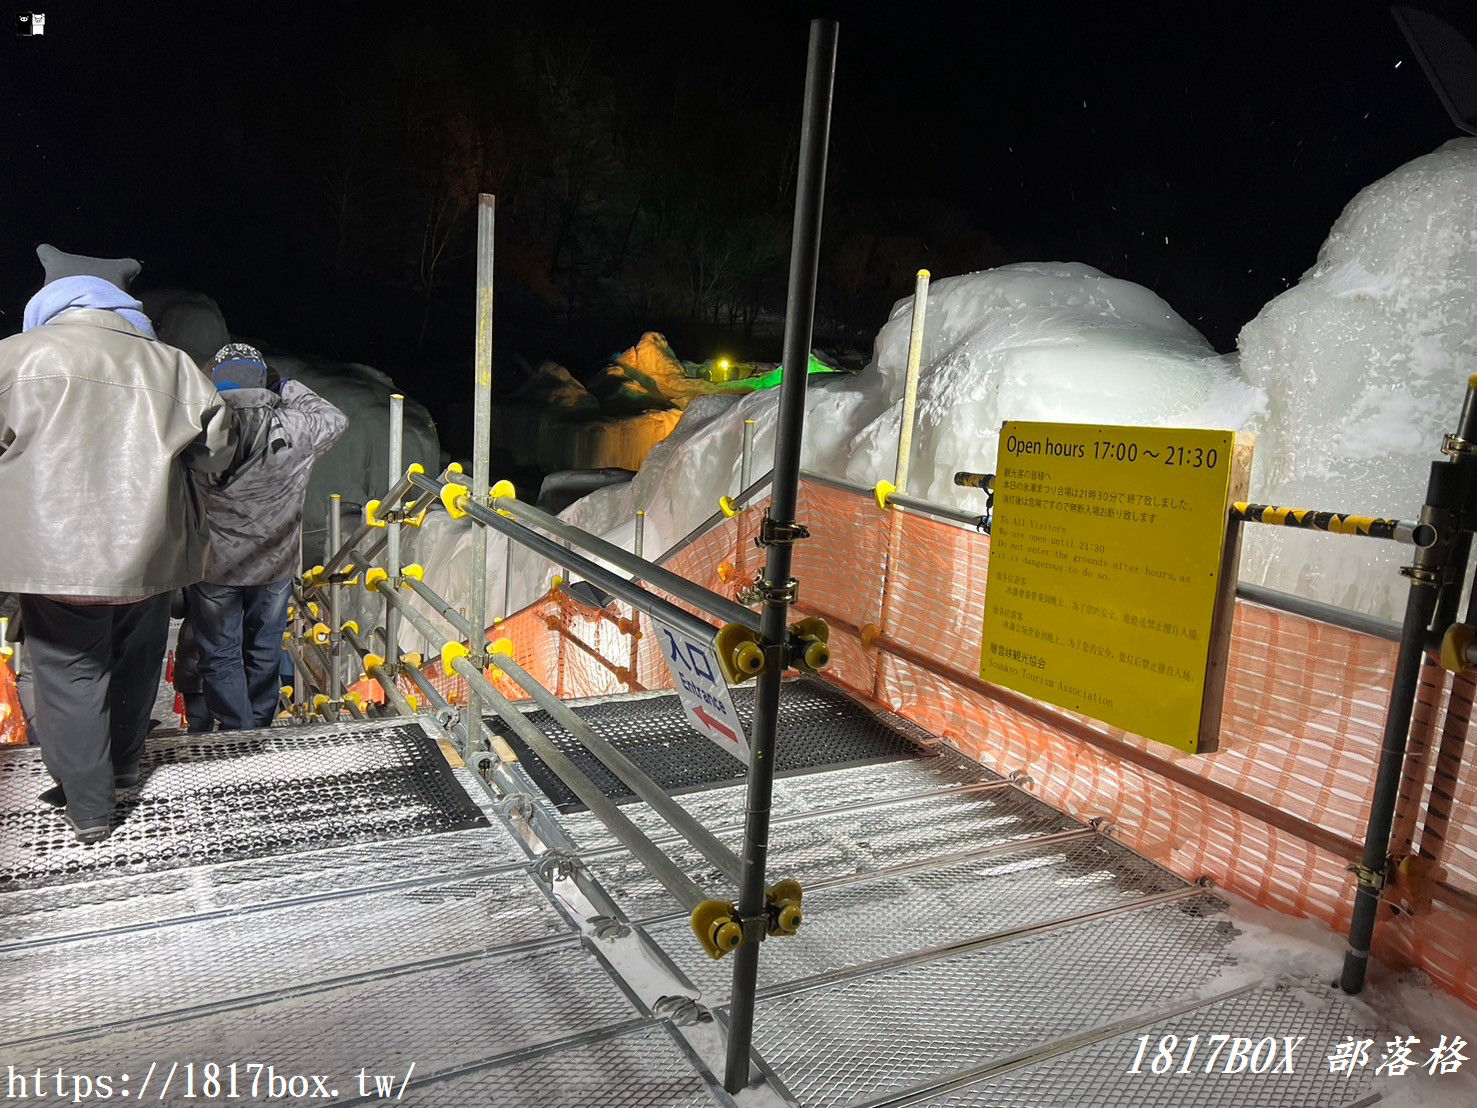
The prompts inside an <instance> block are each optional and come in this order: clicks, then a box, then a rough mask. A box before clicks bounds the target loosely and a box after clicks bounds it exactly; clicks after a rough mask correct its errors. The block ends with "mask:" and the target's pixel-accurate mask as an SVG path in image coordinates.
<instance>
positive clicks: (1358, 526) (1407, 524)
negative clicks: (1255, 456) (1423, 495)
mask: <svg viewBox="0 0 1477 1108" xmlns="http://www.w3.org/2000/svg"><path fill="white" fill-rule="evenodd" d="M1230 514H1231V518H1232V519H1239V520H1242V521H1243V522H1245V523H1264V524H1267V525H1269V526H1272V527H1296V528H1299V529H1301V530H1304V531H1327V532H1328V533H1330V534H1333V535H1357V536H1359V537H1361V538H1366V539H1390V540H1391V541H1393V542H1398V543H1405V544H1406V545H1407V546H1419V547H1422V548H1424V547H1428V546H1434V545H1435V543H1436V539H1437V534H1436V528H1435V527H1434V526H1432V525H1431V524H1430V523H1427V522H1426V521H1425V520H1420V521H1418V522H1412V521H1410V520H1407V519H1380V518H1379V517H1377V516H1356V515H1349V514H1348V513H1346V512H1320V511H1318V510H1317V509H1315V508H1279V507H1277V506H1276V505H1275V504H1248V503H1245V502H1243V501H1238V502H1237V503H1235V504H1232V505H1231V513H1230Z"/></svg>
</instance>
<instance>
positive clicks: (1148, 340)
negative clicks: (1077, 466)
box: [447, 139, 1477, 618]
mask: <svg viewBox="0 0 1477 1108" xmlns="http://www.w3.org/2000/svg"><path fill="white" fill-rule="evenodd" d="M1473 211H1477V140H1474V139H1459V140H1455V141H1452V142H1449V143H1447V144H1446V145H1444V146H1443V147H1441V148H1440V149H1439V150H1437V151H1436V152H1435V153H1433V154H1430V155H1427V156H1425V157H1422V158H1418V159H1416V160H1415V161H1413V162H1411V163H1410V164H1408V165H1406V166H1404V167H1402V168H1400V169H1398V170H1396V171H1395V172H1394V173H1392V174H1390V175H1389V176H1387V177H1386V178H1384V179H1383V180H1381V181H1378V182H1376V183H1375V184H1373V185H1371V186H1369V187H1368V188H1366V189H1365V190H1364V191H1363V192H1361V193H1360V194H1359V195H1358V196H1357V197H1355V198H1354V200H1353V201H1352V202H1351V203H1350V204H1349V206H1348V208H1347V209H1346V210H1345V211H1344V213H1343V215H1342V216H1341V217H1340V219H1339V220H1338V222H1337V223H1336V224H1335V226H1334V228H1333V230H1332V232H1331V234H1330V235H1329V238H1328V241H1327V242H1326V243H1325V245H1324V247H1323V249H1322V250H1321V252H1320V254H1319V257H1318V261H1317V263H1316V264H1315V265H1314V266H1313V268H1312V269H1310V270H1309V271H1308V273H1307V274H1306V275H1305V276H1304V278H1303V280H1302V281H1301V282H1300V283H1299V284H1298V285H1297V286H1296V287H1295V288H1293V289H1290V290H1289V291H1288V292H1286V293H1284V294H1283V295H1281V296H1279V297H1278V298H1277V299H1275V300H1273V301H1272V302H1271V303H1270V304H1268V305H1267V306H1266V308H1265V309H1263V311H1262V312H1261V313H1260V314H1259V315H1258V316H1257V318H1256V319H1255V320H1253V321H1252V322H1251V323H1249V324H1247V326H1246V328H1245V329H1244V330H1243V331H1242V335H1241V351H1240V355H1239V359H1238V357H1237V356H1235V355H1230V356H1218V355H1216V354H1215V352H1214V351H1213V350H1212V349H1211V347H1210V346H1209V344H1208V343H1207V342H1206V341H1205V340H1204V338H1202V337H1201V336H1200V335H1199V333H1198V332H1196V331H1195V329H1194V328H1193V327H1191V326H1190V325H1189V324H1188V323H1186V322H1185V321H1184V320H1183V319H1181V318H1180V317H1179V316H1178V315H1176V314H1175V312H1174V311H1173V310H1172V309H1171V308H1170V307H1169V306H1168V305H1167V304H1165V303H1164V301H1163V300H1161V299H1160V298H1159V297H1157V296H1155V295H1154V294H1153V293H1151V292H1149V291H1148V290H1147V289H1144V288H1142V287H1140V286H1137V285H1134V284H1132V283H1130V282H1127V281H1122V280H1117V279H1114V278H1112V277H1109V276H1107V275H1105V274H1103V273H1101V272H1099V271H1098V270H1095V269H1093V268H1091V267H1089V266H1085V265H1080V264H1072V263H1056V264H1022V265H1010V266H1003V267H1001V268H999V269H994V270H988V271H986V272H983V273H973V274H968V275H965V276H959V277H950V278H945V279H943V280H939V281H936V282H934V284H933V285H932V287H931V288H930V290H929V296H928V314H927V327H926V330H925V335H924V345H923V371H922V377H921V381H920V385H919V403H918V425H917V430H916V433H915V437H914V448H913V457H912V459H911V479H910V482H909V489H908V491H909V492H911V493H913V494H914V495H918V496H923V497H926V498H928V499H930V500H933V501H936V502H939V503H944V504H955V505H959V506H964V507H978V505H979V501H978V499H977V497H978V494H977V493H974V492H971V491H967V490H960V489H956V488H955V487H954V486H953V485H952V483H951V477H952V474H953V472H954V471H955V470H956V469H992V468H993V466H994V461H995V451H996V443H997V439H998V434H997V431H998V427H999V424H1000V421H1001V420H1003V419H1045V420H1063V421H1084V422H1086V421H1093V422H1105V423H1112V422H1119V423H1134V424H1148V425H1161V426H1200V427H1211V428H1224V429H1242V428H1249V429H1252V430H1255V431H1256V432H1257V434H1258V444H1257V461H1256V464H1255V466H1254V468H1253V485H1252V489H1253V495H1254V496H1255V497H1256V498H1257V499H1260V500H1265V501H1272V502H1277V503H1284V504H1289V505H1292V506H1300V507H1313V508H1320V509H1332V510H1341V511H1356V512H1369V513H1375V514H1383V515H1399V516H1407V517H1408V516H1410V515H1413V514H1414V513H1415V511H1416V510H1417V509H1418V507H1419V505H1420V503H1421V499H1422V492H1423V489H1424V482H1425V473H1426V467H1427V462H1428V461H1429V460H1430V459H1432V458H1433V457H1434V456H1435V451H1436V448H1437V446H1438V445H1439V443H1440V440H1441V435H1442V433H1443V432H1444V431H1446V430H1449V429H1450V428H1451V425H1452V420H1453V418H1454V415H1455V413H1456V411H1457V409H1458V407H1459V404H1460V401H1461V395H1462V390H1463V388H1464V387H1465V382H1466V378H1467V376H1468V375H1469V374H1470V373H1472V372H1474V371H1477V324H1474V320H1477V230H1474V226H1473V223H1472V218H1471V215H1472V212H1473ZM911 307H912V304H911V300H910V299H909V300H903V301H900V302H899V303H898V304H897V305H896V307H895V308H894V309H893V313H892V317H891V318H890V319H889V321H888V322H887V324H886V325H885V326H884V327H883V328H882V330H881V331H880V332H879V333H878V335H877V340H876V345H875V348H874V356H873V359H872V362H871V363H870V364H869V365H868V367H867V368H866V369H865V370H864V371H863V372H862V373H860V374H857V375H855V376H851V377H841V378H831V379H812V381H811V383H810V390H809V392H808V399H807V416H806V428H805V431H806V445H805V453H804V463H805V465H806V466H807V467H809V468H811V469H814V470H817V471H819V472H822V473H827V474H831V475H834V476H838V477H844V478H846V479H848V480H850V481H853V482H855V483H857V484H860V485H871V484H873V483H874V482H875V481H876V480H878V479H879V478H882V477H889V476H891V474H892V470H893V461H894V455H895V451H896V442H897V432H898V425H899V421H900V417H901V397H902V389H903V379H902V378H903V369H904V362H905V357H906V353H907V344H908V331H909V323H910V317H911ZM776 402H777V395H776V393H775V392H772V391H771V392H761V393H755V394H751V395H748V396H743V397H733V396H726V395H715V396H699V397H697V398H695V399H693V400H692V401H691V402H690V403H689V405H688V407H687V409H686V411H685V413H684V414H683V417H682V420H681V422H680V423H678V425H677V426H676V428H675V429H674V430H673V432H672V434H671V435H670V436H669V437H668V438H667V439H666V440H665V441H664V442H662V443H661V444H660V445H658V446H657V447H655V448H654V449H653V450H652V451H651V454H650V455H649V456H648V457H647V459H646V462H645V464H644V465H642V467H641V470H640V472H639V473H638V474H637V476H636V478H635V480H634V481H632V482H631V483H630V484H627V485H622V486H618V487H613V488H608V489H602V490H600V491H598V492H596V493H594V494H592V495H590V496H588V497H586V498H585V499H583V500H581V501H579V502H578V503H576V504H575V505H573V506H572V507H571V508H570V509H568V511H566V512H565V513H564V514H565V517H566V518H568V519H570V520H572V521H574V522H576V523H578V524H580V525H581V526H583V527H586V528H588V529H589V530H592V531H594V532H596V533H597V534H602V535H604V536H606V537H607V538H610V539H611V540H612V541H616V542H620V543H622V544H629V543H630V541H631V536H632V531H633V523H632V520H633V517H634V513H635V510H636V509H637V508H638V507H641V508H644V509H645V510H646V512H647V517H646V518H647V533H646V548H647V550H648V552H659V551H662V550H664V549H666V548H667V547H668V546H669V545H670V544H671V543H673V542H675V541H676V540H677V539H679V538H680V537H682V536H683V535H685V534H686V533H687V532H688V531H689V530H691V529H692V528H693V527H694V526H696V525H697V524H698V523H700V522H701V521H702V520H703V519H704V518H706V517H707V516H708V515H709V514H710V513H711V512H712V510H713V507H714V505H715V503H716V501H717V498H718V497H719V496H720V495H722V494H724V493H731V492H733V491H735V490H736V489H737V486H738V466H739V453H740V444H741V441H742V428H743V422H744V420H745V419H754V420H756V421H757V422H758V427H757V431H758V434H757V437H756V443H755V451H756V452H755V458H756V462H755V472H756V473H760V472H763V469H764V468H765V464H766V462H767V460H768V459H769V458H770V457H771V456H772V454H773V449H774V441H773V422H774V414H775V406H776ZM1406 554H1408V552H1403V551H1401V550H1398V549H1396V548H1394V547H1392V546H1380V545H1379V544H1376V543H1373V542H1368V543H1366V542H1360V541H1359V540H1350V539H1345V538H1341V537H1336V536H1327V535H1316V534H1310V533H1303V532H1296V531H1274V530H1272V529H1270V528H1251V529H1250V530H1249V533H1248V539H1247V548H1246V557H1245V560H1244V562H1243V567H1242V576H1243V578H1244V579H1246V580H1251V581H1257V582H1261V583H1265V584H1268V585H1271V586H1272V587H1274V588H1279V589H1283V590H1286V591H1289V592H1295V593H1299V594H1302V595H1305V596H1310V597H1313V598H1315V599H1322V600H1326V601H1329V602H1332V603H1336V604H1340V605H1344V606H1347V607H1352V608H1355V609H1360V610H1363V611H1366V612H1370V613H1372V614H1376V615H1382V616H1387V617H1391V618H1398V616H1399V614H1400V611H1401V609H1402V607H1403V604H1404V594H1405V590H1406V587H1407V586H1406V584H1405V582H1404V579H1403V578H1401V577H1399V576H1398V575H1397V574H1396V573H1395V572H1394V570H1395V566H1396V565H1397V564H1398V563H1399V562H1400V560H1401V559H1402V557H1404V556H1405V555H1406ZM494 556H495V558H496V561H494V562H493V563H492V565H491V570H492V575H493V579H494V580H500V577H501V573H502V554H501V553H496V554H495V555H494ZM514 566H515V570H514V575H513V581H512V584H511V590H510V591H511V596H512V602H513V607H515V608H516V607H517V606H518V604H519V603H521V602H526V601H527V600H529V599H532V598H533V597H534V596H535V595H537V593H538V592H539V591H540V590H541V588H542V587H544V585H545V584H546V583H547V580H548V577H549V574H550V572H551V571H549V570H548V569H547V568H546V567H542V566H539V565H538V564H537V561H536V560H535V559H528V560H526V561H520V560H519V559H518V558H517V557H516V556H515V559H514ZM465 574H466V571H465V570H463V572H462V576H465ZM447 584H448V586H450V584H451V583H450V582H447ZM499 592H500V590H497V589H495V590H494V595H499ZM451 595H460V594H459V593H455V592H453V593H452V594H451Z"/></svg>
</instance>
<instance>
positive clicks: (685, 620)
mask: <svg viewBox="0 0 1477 1108" xmlns="http://www.w3.org/2000/svg"><path fill="white" fill-rule="evenodd" d="M413 479H414V481H415V483H416V484H417V485H419V486H420V487H421V488H424V489H428V490H430V491H434V492H437V493H439V492H440V490H441V489H442V488H443V487H444V483H442V482H437V481H433V480H431V479H430V478H427V477H425V476H423V475H420V474H417V475H416V476H415V477H414V478H413ZM465 510H466V513H467V515H468V517H469V518H471V519H473V520H476V521H477V522H479V523H482V524H485V525H486V526H489V527H492V528H493V529H494V530H497V531H501V532H502V533H503V534H504V535H506V536H507V537H508V538H510V539H512V540H513V541H515V542H520V543H522V544H523V545H524V546H527V547H529V548H530V549H532V550H534V551H535V552H537V553H539V554H542V555H543V556H544V557H545V558H548V559H549V560H550V561H551V562H553V563H554V564H555V565H559V564H563V565H566V566H568V567H569V568H570V570H572V571H574V572H577V573H579V574H580V575H581V576H582V577H585V578H587V579H588V580H590V581H593V582H594V583H595V584H597V585H599V586H600V587H601V588H602V589H604V590H605V591H606V592H608V593H611V594H612V595H614V596H618V597H620V598H621V599H622V600H624V601H625V602H626V603H628V604H630V605H632V606H633V607H635V608H639V609H640V610H641V611H643V612H645V613H646V614H647V615H649V616H651V617H652V618H653V619H658V620H660V621H661V622H663V623H666V624H669V625H671V626H673V627H677V628H680V629H681V630H683V631H685V632H687V633H688V634H691V635H693V636H695V637H697V638H699V639H700V640H703V641H706V640H708V639H711V638H712V637H713V633H714V630H715V629H714V627H713V626H712V624H710V623H707V622H706V621H704V620H702V619H699V618H698V617H697V616H694V615H693V614H692V613H690V612H688V611H686V610H685V609H683V608H679V607H677V606H676V605H675V604H673V603H672V602H671V601H669V600H665V599H663V598H662V597H660V596H657V595H656V594H655V593H652V592H648V591H647V590H646V589H644V588H642V587H641V586H640V585H638V584H635V583H634V582H632V581H630V580H627V579H626V578H624V577H622V576H620V574H618V573H615V572H613V571H612V570H609V569H606V568H605V567H604V566H602V565H599V564H597V563H596V562H592V561H591V560H590V559H588V558H586V557H584V556H583V555H581V554H576V553H574V552H572V551H569V550H566V549H565V548H564V547H562V546H560V545H559V544H558V543H556V542H555V541H554V540H552V539H550V538H548V537H547V536H545V535H541V534H539V533H538V532H537V531H534V530H532V529H531V528H528V527H525V526H523V525H522V524H520V523H515V522H513V521H512V520H510V519H505V518H503V517H502V516H500V515H498V514H497V512H495V511H493V510H492V509H491V508H486V507H483V506H482V505H481V504H477V503H474V502H473V501H472V500H471V499H470V498H469V499H467V500H466V501H465ZM653 568H660V567H653ZM673 576H675V575H673ZM678 580H682V581H685V580H686V579H685V578H678ZM687 585H689V586H690V590H684V593H685V595H684V594H674V595H678V596H680V598H681V599H683V600H687V601H688V602H689V603H692V604H693V605H694V606H695V607H701V605H700V604H699V603H698V602H697V601H694V600H692V599H690V597H691V596H692V595H695V594H707V595H708V596H716V594H713V593H708V590H706V589H702V588H701V587H700V586H698V585H694V584H693V583H692V582H690V581H688V582H687ZM694 590H695V592H694ZM729 603H732V601H730V602H729ZM705 610H706V609H705ZM744 610H745V612H746V613H747V615H748V616H749V619H750V620H751V621H753V620H755V619H756V617H755V616H754V613H753V612H748V611H747V609H744ZM750 625H752V624H750Z"/></svg>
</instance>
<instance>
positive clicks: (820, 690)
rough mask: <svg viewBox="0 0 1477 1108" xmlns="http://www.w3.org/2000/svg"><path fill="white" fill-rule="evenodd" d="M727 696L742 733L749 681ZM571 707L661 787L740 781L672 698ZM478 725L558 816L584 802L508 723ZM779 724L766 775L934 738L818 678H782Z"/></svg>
mask: <svg viewBox="0 0 1477 1108" xmlns="http://www.w3.org/2000/svg"><path fill="white" fill-rule="evenodd" d="M732 694H733V706H734V709H735V710H736V711H737V712H738V714H739V719H740V720H742V721H743V725H744V729H745V731H746V732H749V731H752V730H753V714H754V712H753V701H754V690H753V687H752V686H748V685H745V686H741V687H739V688H735V689H733V690H732ZM575 711H576V713H577V714H578V715H580V716H581V717H582V718H583V719H584V720H585V722H586V723H588V724H590V726H592V727H593V728H594V729H595V730H596V732H598V733H599V734H600V735H602V736H603V737H604V738H605V739H606V740H608V741H609V742H610V743H611V745H612V746H614V747H616V748H617V749H619V750H621V751H622V752H623V753H625V754H626V755H627V756H628V757H629V758H631V760H632V761H634V762H635V763H636V764H637V765H639V766H640V767H641V768H642V769H643V770H645V771H646V772H647V774H649V775H650V776H651V778H652V779H653V780H655V781H656V783H657V784H659V785H661V786H662V788H664V789H666V790H667V792H669V793H674V794H675V793H683V792H689V791H691V790H694V789H710V788H713V787H714V786H717V785H724V784H731V783H733V782H735V781H740V780H742V779H743V777H744V772H745V767H744V766H743V765H741V764H740V763H739V762H738V761H736V760H735V759H734V758H733V757H732V755H730V754H727V753H726V752H724V751H722V750H720V749H719V748H718V747H717V746H716V745H714V744H712V743H702V744H695V743H694V742H693V741H692V737H693V736H692V728H691V727H690V726H689V725H688V723H687V719H686V717H685V716H684V715H683V713H682V707H681V705H680V703H679V702H678V700H677V698H676V697H675V696H671V695H662V694H657V695H649V696H631V697H621V698H618V699H615V700H609V701H607V700H600V701H592V702H588V703H584V704H582V705H579V706H576V708H575ZM529 718H530V719H531V720H533V722H534V723H535V724H537V725H538V727H539V729H540V730H541V731H543V732H544V733H545V734H546V735H548V736H549V737H550V738H551V739H553V741H554V744H555V745H556V746H558V747H559V749H560V750H562V751H563V752H564V753H565V754H568V755H569V756H570V757H571V758H572V759H573V760H574V763H575V764H576V765H577V766H579V768H580V769H581V770H583V771H584V774H585V776H586V777H588V778H589V779H590V780H591V781H593V782H595V784H597V785H599V786H600V789H601V791H602V792H604V793H605V795H606V796H609V797H611V798H613V799H615V800H616V801H618V802H620V803H625V802H628V801H631V800H634V799H635V797H634V795H633V794H632V793H631V792H630V790H628V789H627V788H626V786H625V785H624V784H623V783H622V782H621V780H620V779H619V778H617V777H616V776H615V775H614V774H612V773H611V772H610V771H609V770H607V769H606V768H605V766H604V765H603V764H602V763H601V762H600V760H599V759H597V758H596V757H595V756H594V755H592V754H590V753H589V751H587V750H586V749H585V748H584V747H583V746H582V745H581V744H580V743H579V742H578V741H577V740H576V739H575V738H574V736H573V735H571V734H570V733H569V732H568V731H566V730H565V729H564V728H563V727H561V726H560V725H559V724H558V723H556V722H555V721H554V720H553V719H551V718H550V717H549V715H548V714H547V713H546V712H542V711H534V712H531V713H530V714H529ZM487 723H488V725H489V726H490V727H491V728H492V729H493V730H494V731H495V732H497V733H498V734H500V735H502V736H503V737H504V738H506V739H507V740H508V742H509V743H510V744H511V745H512V746H513V749H514V750H516V751H517V752H518V757H519V759H520V760H521V762H522V764H523V767H524V769H526V770H527V772H528V775H529V776H530V777H532V778H533V780H534V782H535V783H536V784H537V785H538V787H539V788H540V790H542V792H543V794H544V795H545V796H546V797H548V798H549V801H550V803H552V804H553V805H554V807H556V808H557V809H559V811H561V812H573V811H582V810H584V805H582V804H581V803H580V802H579V801H578V800H577V799H576V798H575V795H574V794H573V793H572V792H570V791H569V789H568V788H566V787H565V785H564V783H563V782H562V781H560V780H559V778H558V777H556V776H554V774H553V773H551V772H550V771H549V769H548V768H547V767H546V766H545V765H544V764H543V762H542V761H541V760H540V759H539V758H538V756H537V755H536V754H534V753H532V752H531V751H530V750H529V749H528V747H527V746H526V745H524V743H523V740H521V739H520V738H518V736H517V735H515V734H513V732H512V730H511V728H509V727H508V726H507V725H506V724H504V723H503V722H502V721H501V720H499V719H498V718H496V717H495V716H490V717H488V719H487ZM780 726H781V728H783V729H784V734H785V736H786V738H787V739H788V741H787V742H786V743H785V744H784V745H783V746H781V747H780V748H779V750H778V751H777V755H776V756H777V761H776V771H775V772H776V775H777V776H781V777H783V776H787V775H790V774H795V773H807V772H813V771H815V770H818V769H831V768H839V767H842V766H864V765H872V764H875V763H877V762H884V761H890V760H892V759H895V758H907V757H911V756H912V755H913V754H914V753H915V751H916V749H917V744H918V743H919V742H921V741H936V740H932V739H931V738H930V737H929V736H927V735H926V734H925V733H923V732H921V731H918V730H917V729H916V728H913V727H912V726H911V725H910V724H907V723H905V722H904V721H902V720H901V719H897V718H896V717H894V720H893V721H892V722H891V723H888V722H885V721H883V720H881V719H879V718H878V717H876V716H874V715H873V714H872V713H870V712H868V711H866V710H864V709H862V708H860V707H859V706H858V705H857V704H856V702H855V701H853V700H852V699H851V698H849V697H847V696H845V695H843V694H842V693H841V692H840V691H838V690H837V689H836V688H835V687H834V686H831V685H828V684H826V683H825V682H822V681H808V680H796V681H791V682H788V683H787V685H786V693H785V695H784V696H783V697H782V698H781V699H780Z"/></svg>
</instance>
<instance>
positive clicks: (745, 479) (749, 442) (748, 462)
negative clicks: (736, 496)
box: [739, 419, 759, 492]
mask: <svg viewBox="0 0 1477 1108" xmlns="http://www.w3.org/2000/svg"><path fill="white" fill-rule="evenodd" d="M758 422H759V421H758V420H755V419H746V420H744V453H743V456H742V458H740V460H739V492H743V491H744V490H745V489H747V488H748V487H749V482H750V481H751V480H753V475H754V428H755V426H757V424H758Z"/></svg>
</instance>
